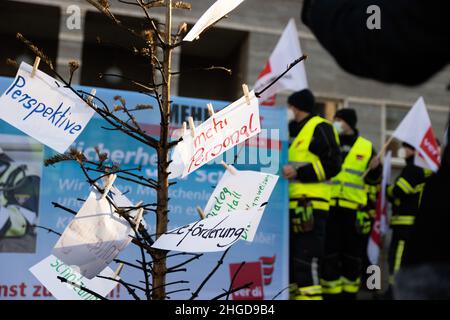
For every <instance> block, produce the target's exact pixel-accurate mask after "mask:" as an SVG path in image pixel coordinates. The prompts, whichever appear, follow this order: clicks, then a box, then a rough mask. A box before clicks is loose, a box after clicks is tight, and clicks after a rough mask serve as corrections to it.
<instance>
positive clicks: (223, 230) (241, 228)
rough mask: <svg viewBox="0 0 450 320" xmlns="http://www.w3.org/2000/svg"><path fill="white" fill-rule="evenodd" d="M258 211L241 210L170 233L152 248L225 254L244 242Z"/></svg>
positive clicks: (160, 238)
mask: <svg viewBox="0 0 450 320" xmlns="http://www.w3.org/2000/svg"><path fill="white" fill-rule="evenodd" d="M257 210H258V209H253V210H249V211H243V210H240V211H236V212H233V213H229V214H223V215H219V216H215V217H212V218H208V219H203V220H199V221H196V222H193V223H190V224H188V225H185V226H182V227H179V228H176V229H173V230H170V231H167V232H166V233H164V234H163V235H161V236H160V237H159V238H158V240H156V241H155V243H154V244H153V245H152V247H153V248H156V249H162V250H169V251H172V250H173V251H181V252H215V251H225V250H226V249H227V248H229V247H231V246H232V245H233V244H235V243H236V242H237V241H239V239H241V237H242V235H243V234H244V232H245V229H247V228H248V226H249V224H250V222H251V221H253V219H254V217H255V214H257Z"/></svg>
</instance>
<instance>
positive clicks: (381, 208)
mask: <svg viewBox="0 0 450 320" xmlns="http://www.w3.org/2000/svg"><path fill="white" fill-rule="evenodd" d="M391 159H392V157H391V152H390V151H389V152H388V153H387V154H386V156H385V157H384V164H383V180H382V181H381V190H380V192H379V193H378V196H377V208H376V215H375V221H374V223H373V228H372V232H371V234H370V238H369V243H368V246H367V256H368V257H369V261H370V263H372V264H378V259H379V256H380V249H381V244H382V243H381V240H382V237H383V235H384V234H385V233H386V231H387V204H388V202H387V201H386V187H387V185H388V183H389V180H390V179H391Z"/></svg>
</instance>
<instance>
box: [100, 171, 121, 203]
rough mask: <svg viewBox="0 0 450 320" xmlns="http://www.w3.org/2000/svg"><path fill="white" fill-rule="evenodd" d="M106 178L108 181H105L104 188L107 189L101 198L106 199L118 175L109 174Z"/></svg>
mask: <svg viewBox="0 0 450 320" xmlns="http://www.w3.org/2000/svg"><path fill="white" fill-rule="evenodd" d="M105 178H106V179H107V180H106V182H105V188H104V189H105V190H104V192H103V194H102V197H101V198H100V199H105V198H106V196H107V195H108V192H109V190H110V189H111V187H112V185H113V183H114V181H115V180H116V178H117V175H116V174H110V175H109V176H107V177H105Z"/></svg>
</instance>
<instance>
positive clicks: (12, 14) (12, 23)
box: [0, 1, 60, 76]
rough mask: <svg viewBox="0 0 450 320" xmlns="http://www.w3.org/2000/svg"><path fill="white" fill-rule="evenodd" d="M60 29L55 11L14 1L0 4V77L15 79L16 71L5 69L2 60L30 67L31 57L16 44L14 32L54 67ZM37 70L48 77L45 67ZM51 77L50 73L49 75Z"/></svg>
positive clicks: (53, 8) (25, 49) (48, 7)
mask: <svg viewBox="0 0 450 320" xmlns="http://www.w3.org/2000/svg"><path fill="white" fill-rule="evenodd" d="M59 25H60V9H59V7H54V6H46V5H38V4H31V3H23V2H16V1H0V43H1V50H0V75H1V76H15V74H16V72H17V70H15V68H13V67H11V66H9V65H6V63H5V61H6V59H8V58H10V59H14V60H16V61H17V63H18V64H20V63H21V62H22V61H24V62H27V63H28V64H31V65H33V63H34V59H35V56H34V55H33V53H32V52H31V51H30V50H29V49H28V48H27V47H26V46H25V45H24V44H23V43H21V42H20V41H19V40H17V39H16V34H17V32H20V33H22V34H23V35H24V37H25V38H27V39H28V40H30V41H31V42H33V43H34V44H35V45H36V46H37V47H38V48H40V49H42V50H43V51H44V53H45V54H46V55H47V56H48V57H49V58H50V60H51V61H52V63H53V65H54V66H56V56H57V52H58V36H59ZM39 69H41V70H42V71H44V72H46V73H50V70H49V68H48V67H47V66H46V65H45V63H43V62H41V64H40V65H39ZM50 74H51V73H50Z"/></svg>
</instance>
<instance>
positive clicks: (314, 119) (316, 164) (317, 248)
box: [283, 89, 341, 300]
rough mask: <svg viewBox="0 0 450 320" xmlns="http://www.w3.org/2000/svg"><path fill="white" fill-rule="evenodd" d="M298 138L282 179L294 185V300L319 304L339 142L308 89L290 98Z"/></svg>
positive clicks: (291, 211) (291, 191)
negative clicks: (328, 217) (317, 301)
mask: <svg viewBox="0 0 450 320" xmlns="http://www.w3.org/2000/svg"><path fill="white" fill-rule="evenodd" d="M288 105H289V113H290V114H291V118H294V119H295V121H296V122H297V123H298V130H299V131H298V135H297V136H296V138H295V139H294V141H293V142H292V144H291V146H290V147H289V164H287V165H285V166H284V167H283V175H284V177H285V178H286V179H289V180H290V182H291V183H290V185H289V199H290V200H289V214H290V227H291V230H290V282H291V286H290V288H291V291H290V293H291V299H295V300H321V299H322V288H321V286H320V278H319V259H321V257H322V255H323V252H324V245H325V227H326V218H327V214H328V209H329V201H330V195H331V186H330V185H329V184H327V183H326V181H327V180H328V179H330V178H331V177H333V176H335V175H336V174H337V173H338V172H339V170H340V166H341V158H340V152H339V137H338V134H337V132H336V131H335V130H334V128H333V126H332V124H331V123H330V122H328V121H327V120H325V119H324V118H322V117H320V116H317V115H316V114H315V112H314V107H315V99H314V96H313V94H312V92H311V91H309V90H308V89H304V90H301V91H298V92H295V93H294V94H292V95H291V96H290V97H289V98H288Z"/></svg>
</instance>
